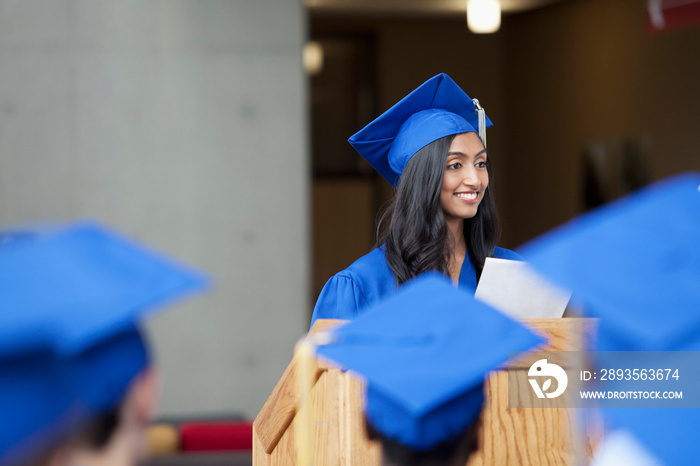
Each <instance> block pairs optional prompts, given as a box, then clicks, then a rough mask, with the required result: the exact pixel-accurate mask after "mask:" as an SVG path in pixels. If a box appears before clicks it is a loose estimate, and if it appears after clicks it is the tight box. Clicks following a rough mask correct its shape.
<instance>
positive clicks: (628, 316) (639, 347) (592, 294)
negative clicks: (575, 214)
mask: <svg viewBox="0 0 700 466" xmlns="http://www.w3.org/2000/svg"><path fill="white" fill-rule="evenodd" d="M521 252H522V254H523V255H525V256H526V257H527V258H528V260H529V261H531V263H532V265H533V266H534V267H535V268H537V269H539V270H540V271H541V272H542V273H543V274H544V275H545V276H548V277H549V278H550V279H551V280H553V281H555V282H558V283H560V284H561V285H563V286H566V287H567V288H569V289H572V290H573V291H574V294H576V295H578V297H579V299H580V301H581V303H582V306H583V312H584V314H586V315H587V316H591V317H597V318H599V324H598V336H597V345H596V349H597V350H599V351H607V352H611V351H657V352H661V351H664V352H666V353H665V358H666V362H668V363H670V364H669V367H673V361H678V360H679V359H680V358H682V357H683V356H682V355H681V353H675V352H676V351H698V350H700V313H699V312H698V309H699V308H698V305H699V304H700V286H698V285H700V174H698V173H689V174H683V175H678V176H675V177H672V178H670V179H667V180H664V181H661V182H659V183H656V184H654V185H652V186H649V187H647V188H645V189H642V190H640V191H638V192H636V193H634V194H632V195H629V196H627V197H625V198H623V199H621V200H619V201H617V202H614V203H612V204H609V205H607V206H604V207H602V208H599V209H597V210H595V211H593V212H591V213H589V214H586V215H583V216H581V217H580V218H578V219H576V220H574V221H572V222H570V223H568V224H566V225H564V226H563V227H560V228H558V229H556V230H554V231H552V232H551V233H548V234H546V235H544V236H542V237H540V238H538V239H536V240H535V241H533V242H532V243H530V244H528V245H526V246H525V247H523V248H522V249H521ZM596 354H598V353H596ZM602 354H603V355H607V354H609V353H602ZM676 355H677V356H676ZM598 364H601V362H600V361H598ZM664 367H666V366H664ZM687 376H688V375H687V374H686V377H687ZM691 396H692V395H691ZM604 412H605V416H606V418H607V421H608V422H609V423H610V425H611V426H612V427H613V428H614V429H620V430H624V431H628V432H630V433H631V434H632V435H633V436H634V438H636V439H637V440H639V441H640V442H641V443H642V444H643V445H645V446H646V447H647V448H648V449H649V451H651V452H652V453H653V454H654V455H655V456H656V457H657V458H658V459H660V460H661V461H663V463H664V464H668V465H685V464H688V465H690V464H697V458H698V457H700V443H698V442H697V441H696V440H695V436H696V433H697V431H698V430H699V429H700V412H699V411H698V410H697V409H692V408H637V409H633V408H609V409H605V411H604Z"/></svg>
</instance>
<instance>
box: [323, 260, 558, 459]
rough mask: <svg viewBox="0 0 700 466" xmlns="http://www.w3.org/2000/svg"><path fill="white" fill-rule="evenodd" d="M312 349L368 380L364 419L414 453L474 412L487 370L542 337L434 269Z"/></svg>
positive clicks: (462, 425) (454, 431) (463, 424)
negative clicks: (327, 343)
mask: <svg viewBox="0 0 700 466" xmlns="http://www.w3.org/2000/svg"><path fill="white" fill-rule="evenodd" d="M331 341H332V343H331V344H329V345H326V346H319V347H318V349H317V354H319V355H320V356H322V357H324V358H327V359H329V360H331V361H334V362H335V363H337V364H339V365H340V366H341V367H342V368H344V369H350V370H352V371H353V372H356V373H358V374H360V375H361V376H362V377H363V378H364V379H365V380H366V382H367V398H366V406H365V415H366V418H367V421H368V422H369V423H370V424H371V425H372V426H373V427H374V428H375V429H377V430H378V431H380V432H381V433H382V434H383V435H385V436H387V437H388V438H390V439H392V440H394V441H396V442H399V443H401V444H403V445H405V446H407V447H409V448H411V449H412V450H414V451H428V450H430V449H432V448H433V447H435V446H437V445H439V444H441V443H443V442H446V441H448V440H452V439H454V438H456V437H457V436H458V435H460V434H461V433H462V432H463V431H464V430H465V429H466V428H467V427H469V426H470V425H471V424H472V423H473V422H474V421H475V420H476V419H477V418H478V416H479V414H480V412H481V409H482V404H483V398H484V394H483V383H484V380H485V377H486V376H487V375H488V373H489V372H490V371H493V370H496V369H497V366H498V365H500V364H501V363H503V362H505V361H506V360H507V359H508V352H509V351H525V350H528V349H530V348H532V347H534V346H535V345H538V344H540V343H543V342H544V340H543V339H542V338H541V337H539V336H536V335H535V334H533V333H532V332H530V331H529V330H527V329H526V328H525V327H523V326H522V325H521V324H519V323H517V322H515V321H513V320H511V319H510V318H508V317H506V316H504V315H503V314H501V313H499V312H497V311H495V310H493V309H492V308H490V307H489V306H488V305H486V304H484V303H481V302H479V301H476V300H475V299H474V297H473V296H471V295H470V294H469V293H466V292H465V291H463V290H459V289H458V288H456V287H454V286H453V285H452V284H451V283H450V282H449V280H447V279H446V278H445V277H443V276H441V275H439V274H437V273H427V274H423V275H422V276H420V277H418V278H416V279H414V280H412V281H411V282H408V283H406V284H405V285H403V286H402V287H401V288H400V289H399V291H398V293H396V294H395V295H393V296H392V297H390V298H388V299H386V300H384V301H382V302H380V303H379V304H377V305H376V306H374V307H372V308H371V309H368V310H367V311H366V312H365V313H363V314H362V315H361V316H359V317H358V318H357V319H356V320H354V321H352V322H350V323H349V324H347V325H344V326H343V327H340V328H339V329H337V330H335V331H334V332H333V333H332V335H331Z"/></svg>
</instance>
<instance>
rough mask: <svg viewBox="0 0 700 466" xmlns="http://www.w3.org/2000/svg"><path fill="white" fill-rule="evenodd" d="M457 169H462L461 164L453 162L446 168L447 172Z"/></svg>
mask: <svg viewBox="0 0 700 466" xmlns="http://www.w3.org/2000/svg"><path fill="white" fill-rule="evenodd" d="M458 168H462V164H461V163H459V162H455V163H452V164H450V165H448V166H447V169H448V170H457V169H458Z"/></svg>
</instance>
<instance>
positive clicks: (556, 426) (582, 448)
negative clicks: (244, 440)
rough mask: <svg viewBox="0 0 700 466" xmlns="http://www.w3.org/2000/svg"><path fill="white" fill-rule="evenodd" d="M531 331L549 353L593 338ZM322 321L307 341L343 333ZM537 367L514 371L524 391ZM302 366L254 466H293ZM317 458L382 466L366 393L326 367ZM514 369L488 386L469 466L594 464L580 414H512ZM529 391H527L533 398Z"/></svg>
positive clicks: (548, 329)
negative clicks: (368, 426)
mask: <svg viewBox="0 0 700 466" xmlns="http://www.w3.org/2000/svg"><path fill="white" fill-rule="evenodd" d="M522 322H523V323H524V324H525V325H527V326H528V327H530V328H531V329H533V330H534V331H536V332H538V333H540V334H541V335H543V336H545V337H546V338H547V341H548V344H547V346H546V347H545V348H544V349H543V350H544V351H582V350H585V349H586V348H589V347H590V346H588V342H589V341H590V338H592V337H593V335H594V331H595V321H594V320H592V319H583V318H564V319H526V320H524V321H522ZM343 323H345V321H341V320H318V321H316V323H315V324H314V327H313V328H312V329H311V331H310V332H309V334H312V333H317V332H319V331H323V330H326V329H328V328H331V327H333V326H336V325H342V324H343ZM533 362H534V361H519V362H516V363H515V364H511V366H510V371H518V372H517V373H516V374H514V375H515V376H516V377H517V380H518V384H520V383H521V382H520V381H522V383H524V384H526V385H527V380H526V379H527V371H528V369H529V368H530V365H531V364H532V363H533ZM296 369H297V364H296V362H295V360H294V359H293V360H292V361H291V362H290V363H289V366H287V369H286V370H285V371H284V374H283V375H282V378H281V379H280V380H279V382H278V383H277V385H276V386H275V388H274V390H273V391H272V394H271V395H270V397H269V398H268V399H267V401H266V402H265V404H264V406H263V407H262V409H261V410H260V413H259V414H258V416H257V417H256V418H255V422H254V423H253V466H263V465H265V466H278V465H294V464H296V463H297V456H296V443H295V433H294V427H295V423H294V420H295V414H296V400H297V394H296V391H297V390H296V383H295V373H296ZM313 372H314V379H315V380H316V383H315V385H314V386H313V389H312V395H311V399H312V405H313V413H312V417H313V420H314V422H315V425H314V429H313V453H312V454H313V458H314V459H315V462H314V464H315V465H341V466H378V465H379V464H380V462H381V461H380V460H381V447H380V446H379V445H378V444H377V443H376V442H372V441H370V440H369V439H368V438H367V435H366V432H365V427H364V421H363V417H362V416H363V414H362V404H363V396H364V395H363V394H364V385H363V383H362V381H361V380H359V379H358V378H356V377H354V376H353V375H352V374H349V373H347V372H343V371H341V370H339V369H337V368H334V367H331V366H328V365H327V364H324V363H323V362H321V361H316V362H315V367H314V368H313ZM508 372H509V371H508V369H507V368H505V367H504V368H503V369H501V370H498V371H495V372H493V373H491V375H490V376H489V379H488V380H487V382H486V384H485V392H486V400H487V401H486V406H485V409H484V414H483V426H482V432H481V434H480V450H479V451H478V452H477V453H476V454H474V455H472V457H471V459H470V460H469V463H468V466H481V465H498V466H501V465H573V464H583V463H585V462H586V459H587V458H590V455H591V451H592V447H593V445H594V443H595V442H596V441H597V439H598V438H599V436H600V433H601V429H600V425H594V426H593V427H592V428H589V429H587V430H586V431H585V432H582V431H581V430H580V427H579V423H577V421H576V417H575V416H576V412H577V410H576V409H574V408H563V407H562V408H509V407H508ZM529 390H531V389H530V387H529V386H528V387H527V391H529Z"/></svg>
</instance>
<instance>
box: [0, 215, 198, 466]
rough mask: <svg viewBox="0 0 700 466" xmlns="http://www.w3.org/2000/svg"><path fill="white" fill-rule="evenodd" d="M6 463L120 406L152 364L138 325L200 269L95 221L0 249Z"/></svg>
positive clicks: (1, 423)
mask: <svg viewBox="0 0 700 466" xmlns="http://www.w3.org/2000/svg"><path fill="white" fill-rule="evenodd" d="M0 282H1V283H2V284H3V285H2V289H1V290H0V309H2V312H0V412H2V413H3V414H2V418H1V420H0V463H2V464H5V463H11V462H13V461H21V460H23V459H24V457H25V456H26V455H29V454H36V452H37V451H41V450H42V448H46V447H49V446H50V443H51V442H53V441H56V440H58V439H61V438H62V437H64V436H65V435H66V434H67V433H69V432H70V430H71V429H72V428H74V427H77V426H79V425H81V424H82V423H84V422H85V421H87V420H89V419H91V418H92V417H93V416H95V415H97V414H99V413H101V412H106V411H108V410H110V409H112V408H114V407H116V406H118V404H119V403H120V401H121V399H122V398H123V396H124V394H125V391H126V389H127V387H128V386H129V384H130V382H131V380H132V379H133V377H134V376H135V375H136V374H137V373H138V372H139V371H140V370H141V369H143V368H144V367H145V366H146V365H147V363H148V354H147V351H146V347H145V343H144V341H143V339H142V338H141V335H140V333H139V330H138V325H137V324H138V322H139V321H141V320H142V318H143V317H144V316H145V315H146V314H148V313H150V312H153V311H154V310H155V309H157V308H158V307H160V306H163V305H165V304H168V303H171V302H173V301H175V300H176V299H177V298H181V297H182V296H183V295H185V294H187V293H190V292H194V291H197V290H201V289H203V288H204V287H205V285H206V283H207V279H206V277H205V276H204V275H203V274H201V273H200V272H198V271H195V270H192V269H189V268H187V267H185V266H182V265H180V264H177V263H176V262H173V261H172V260H170V259H168V258H166V257H164V256H161V255H159V254H158V253H155V252H153V251H150V250H148V249H146V248H144V247H143V246H141V245H139V244H136V243H135V242H133V241H131V240H129V239H127V238H126V237H124V236H121V235H120V234H118V233H115V232H112V231H110V230H108V229H106V228H104V227H101V226H99V225H97V224H93V223H87V222H85V223H78V224H74V225H72V226H69V227H67V228H65V229H61V230H59V231H56V232H54V233H52V234H45V235H44V234H42V235H39V236H37V237H36V238H33V239H24V240H22V241H19V242H14V243H13V244H12V245H11V247H10V246H8V247H6V248H3V249H0Z"/></svg>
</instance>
